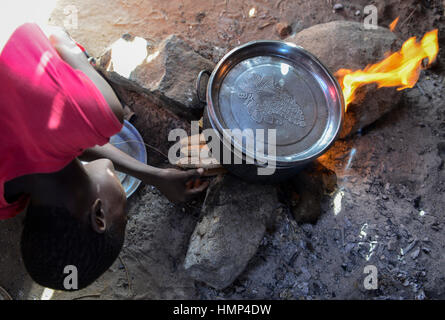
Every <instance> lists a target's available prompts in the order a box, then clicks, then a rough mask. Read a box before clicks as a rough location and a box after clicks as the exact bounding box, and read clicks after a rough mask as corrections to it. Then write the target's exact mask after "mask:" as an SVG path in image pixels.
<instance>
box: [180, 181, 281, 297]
mask: <svg viewBox="0 0 445 320" xmlns="http://www.w3.org/2000/svg"><path fill="white" fill-rule="evenodd" d="M277 205H278V200H277V195H276V190H275V187H273V186H268V185H258V184H257V185H254V184H248V183H245V182H243V181H241V180H239V179H238V178H235V177H233V176H231V175H226V176H224V177H220V178H218V179H216V180H214V181H213V182H212V183H211V185H210V187H209V189H208V191H207V196H206V199H205V201H204V205H203V208H202V212H201V220H200V222H199V223H198V225H197V226H196V229H195V231H194V232H193V235H192V237H191V239H190V244H189V249H188V252H187V256H186V258H185V262H184V267H185V270H186V271H187V272H188V274H189V275H190V277H192V278H193V279H195V280H198V281H202V282H205V283H206V284H208V285H209V286H212V287H214V288H216V289H223V288H226V287H227V286H229V285H230V284H231V283H232V282H233V281H234V280H235V279H236V278H237V277H238V276H239V275H240V273H241V272H242V271H243V270H244V269H245V267H246V265H247V263H248V262H249V260H250V259H251V258H252V257H253V256H254V254H255V253H256V251H257V249H258V247H259V245H260V242H261V240H262V239H263V237H264V233H265V230H266V227H267V226H268V224H269V223H271V221H272V219H273V217H274V212H275V208H276V207H277Z"/></svg>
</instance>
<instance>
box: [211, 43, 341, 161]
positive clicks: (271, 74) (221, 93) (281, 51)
mask: <svg viewBox="0 0 445 320" xmlns="http://www.w3.org/2000/svg"><path fill="white" fill-rule="evenodd" d="M206 102H207V107H206V113H207V117H208V122H209V125H210V126H211V127H212V128H213V129H214V130H215V131H217V133H218V134H219V135H220V137H223V136H224V130H225V129H240V130H244V129H252V130H253V131H254V132H255V130H256V129H265V130H267V129H276V143H275V144H274V146H275V149H276V152H274V153H273V154H269V153H268V152H267V150H266V152H265V154H264V155H261V154H260V155H258V154H255V153H253V152H252V151H251V150H250V149H249V148H246V146H245V145H244V144H243V143H239V141H237V140H235V139H231V140H228V141H230V144H231V146H230V147H232V148H234V149H236V150H237V151H240V152H241V153H242V154H243V155H244V156H245V157H246V158H250V159H254V160H255V161H257V162H260V163H264V162H271V161H274V163H276V166H277V168H294V167H296V166H301V164H303V163H308V162H310V161H311V160H314V159H316V158H318V157H319V156H320V155H322V154H323V153H324V152H326V151H327V149H328V148H329V146H330V145H331V144H332V143H333V142H334V141H335V139H336V137H337V135H338V133H339V131H340V128H341V125H342V121H343V116H344V108H345V105H344V98H343V94H342V91H341V88H340V86H339V84H338V82H337V80H336V79H335V77H334V76H333V75H332V74H331V73H330V72H329V70H328V69H327V68H326V67H325V66H324V65H323V64H322V63H321V62H320V61H319V60H318V59H317V58H316V57H315V56H314V55H312V54H311V53H309V52H308V51H306V50H304V49H303V48H301V47H299V46H297V45H295V44H292V43H286V42H282V41H252V42H249V43H247V44H244V45H242V46H240V47H237V48H235V49H233V50H232V51H230V52H229V53H227V54H226V55H225V56H224V57H223V59H222V60H221V61H220V62H219V63H218V64H217V66H216V67H215V69H214V70H213V72H212V73H211V75H210V78H209V81H208V84H207V96H206ZM256 138H257V137H256ZM223 140H224V139H223ZM269 143H271V142H270V141H269ZM226 147H229V146H227V145H226Z"/></svg>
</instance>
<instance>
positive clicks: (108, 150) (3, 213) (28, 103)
mask: <svg viewBox="0 0 445 320" xmlns="http://www.w3.org/2000/svg"><path fill="white" fill-rule="evenodd" d="M122 110H123V109H122V106H121V105H120V103H119V100H118V99H117V97H116V95H115V93H114V91H113V90H112V88H111V87H110V86H109V85H108V83H107V82H106V81H105V80H104V79H103V78H102V77H101V76H100V75H99V74H98V73H97V72H96V71H95V69H94V68H93V67H92V66H91V65H90V64H89V62H88V60H87V59H86V57H85V56H84V54H83V52H82V51H81V50H80V49H79V48H78V46H77V45H76V43H75V42H74V41H72V39H71V38H70V37H69V36H68V35H67V34H66V33H65V32H63V31H62V30H61V29H57V28H56V29H54V28H48V29H47V28H41V27H39V26H38V25H37V24H33V23H27V24H24V25H22V26H20V27H18V28H17V29H15V31H14V32H13V33H12V35H10V36H5V34H4V33H3V38H0V219H6V218H11V217H13V216H15V215H17V214H18V213H20V212H22V211H24V210H26V217H25V222H24V229H23V233H22V240H21V250H22V256H23V261H24V264H25V267H26V269H27V271H28V272H29V274H30V275H31V277H32V278H33V279H34V280H35V281H36V282H37V283H39V284H41V285H42V286H45V287H49V288H53V289H59V290H65V289H66V288H65V287H64V285H63V281H64V278H65V277H66V274H65V273H64V269H65V267H66V266H69V265H74V266H75V267H76V268H77V270H78V289H81V288H84V287H86V286H88V285H89V284H91V283H92V282H93V281H94V280H96V279H97V278H98V277H99V276H100V275H101V274H102V273H104V272H105V271H106V270H107V269H108V268H109V267H110V266H111V264H112V263H113V262H114V260H115V259H116V258H117V257H118V255H119V252H120V250H121V248H122V245H123V242H124V235H125V227H126V214H125V210H124V208H125V203H126V196H125V192H124V189H123V187H122V186H121V184H120V183H119V181H118V179H117V178H116V176H115V174H114V168H116V169H118V170H120V171H123V172H125V173H127V174H130V175H133V176H135V177H137V178H139V179H140V180H142V181H143V182H145V183H147V184H151V185H154V186H156V187H157V188H158V189H159V190H160V191H161V192H162V193H163V194H164V195H165V196H166V197H167V198H168V199H169V200H170V201H172V202H182V201H186V200H188V199H190V198H191V197H193V196H195V195H197V194H199V193H200V192H202V191H203V190H204V189H205V188H206V187H207V185H208V184H207V183H204V184H201V185H200V186H199V187H196V188H194V187H191V188H188V187H186V184H187V183H188V184H187V185H188V186H189V185H195V184H194V183H190V181H191V180H192V181H193V180H194V179H196V178H197V177H199V176H200V175H201V174H202V169H199V170H191V171H180V170H176V169H159V168H155V167H151V166H148V165H145V164H143V163H141V162H139V161H137V160H135V159H133V158H131V157H129V156H128V155H126V154H125V153H123V152H121V151H120V150H118V149H117V148H115V147H113V146H112V145H110V144H109V143H108V141H109V138H110V137H111V136H112V135H114V134H116V133H117V132H119V131H120V130H121V128H122V121H123V120H122V119H123V111H122ZM79 159H82V160H89V161H91V162H90V163H88V164H87V165H85V166H84V165H82V164H81V162H80V161H79Z"/></svg>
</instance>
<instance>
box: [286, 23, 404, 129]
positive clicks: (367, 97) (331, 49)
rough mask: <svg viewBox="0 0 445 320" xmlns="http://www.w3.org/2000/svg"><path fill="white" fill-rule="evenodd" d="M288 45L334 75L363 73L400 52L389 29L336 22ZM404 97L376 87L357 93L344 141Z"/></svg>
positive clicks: (305, 32) (309, 31) (313, 29)
mask: <svg viewBox="0 0 445 320" xmlns="http://www.w3.org/2000/svg"><path fill="white" fill-rule="evenodd" d="M286 41H290V42H293V43H295V44H297V45H299V46H302V47H303V48H305V49H306V50H308V51H310V52H311V53H313V54H314V55H315V56H317V57H318V58H319V59H320V60H321V61H322V62H323V63H324V64H325V65H326V66H327V67H328V69H330V71H331V72H332V74H334V73H336V72H337V71H338V70H339V69H341V68H345V69H351V70H357V69H363V68H364V67H366V66H367V65H368V64H373V63H376V62H378V61H379V60H381V59H382V58H384V57H385V53H386V52H388V51H397V50H399V49H400V42H399V41H398V38H397V37H396V35H395V34H394V33H392V32H390V31H389V29H386V28H382V27H378V28H377V29H375V30H366V29H365V28H364V26H363V23H358V22H351V21H333V22H329V23H325V24H318V25H315V26H313V27H310V28H308V29H305V30H303V31H301V32H299V33H297V34H296V35H294V36H292V37H289V38H287V39H286ZM400 96H401V93H400V91H397V90H396V89H395V88H381V89H378V90H377V86H376V85H374V84H371V85H366V86H363V87H362V88H360V89H359V90H358V92H357V101H356V102H354V103H352V104H351V105H350V106H349V108H348V112H347V113H346V117H345V121H344V124H343V129H342V132H341V134H340V136H341V137H346V136H348V135H350V134H352V133H355V132H356V131H357V130H359V129H361V128H364V127H366V126H367V125H369V124H371V123H373V122H374V121H376V120H377V119H379V118H380V117H381V116H382V115H384V114H385V113H387V112H388V111H390V110H391V109H393V108H394V107H395V106H396V105H397V103H398V102H399V100H400Z"/></svg>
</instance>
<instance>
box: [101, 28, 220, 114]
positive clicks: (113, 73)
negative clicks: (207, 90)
mask: <svg viewBox="0 0 445 320" xmlns="http://www.w3.org/2000/svg"><path fill="white" fill-rule="evenodd" d="M98 66H99V69H100V70H101V71H102V73H103V74H104V75H105V77H106V78H107V79H109V80H110V81H112V82H114V83H116V84H119V85H121V86H124V87H126V88H127V89H130V90H133V91H136V92H143V93H145V94H146V95H148V96H149V97H150V98H151V99H152V100H153V101H154V102H155V103H156V104H158V105H160V106H162V107H164V108H166V109H168V110H170V111H172V112H174V113H175V114H177V115H180V116H183V117H186V118H188V119H193V118H199V117H200V115H199V113H200V111H201V110H202V108H203V105H202V104H200V103H199V102H198V100H197V97H196V94H195V83H196V78H197V76H198V74H199V72H200V71H201V70H203V69H207V70H212V69H213V67H214V64H213V62H211V61H209V60H207V59H205V58H204V57H202V56H201V55H199V54H198V53H196V52H195V51H193V49H192V48H191V47H190V46H189V45H188V44H187V43H186V42H184V41H183V40H182V39H180V38H179V37H177V36H176V35H171V36H169V37H168V38H166V39H165V40H163V41H162V42H160V43H159V44H155V43H153V42H150V41H147V40H145V39H142V38H140V37H133V36H131V35H124V36H123V37H122V38H121V39H119V40H118V41H116V42H115V43H114V44H112V45H111V46H110V48H109V49H108V50H107V51H106V52H105V54H104V55H102V56H101V57H100V59H99V63H98Z"/></svg>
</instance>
